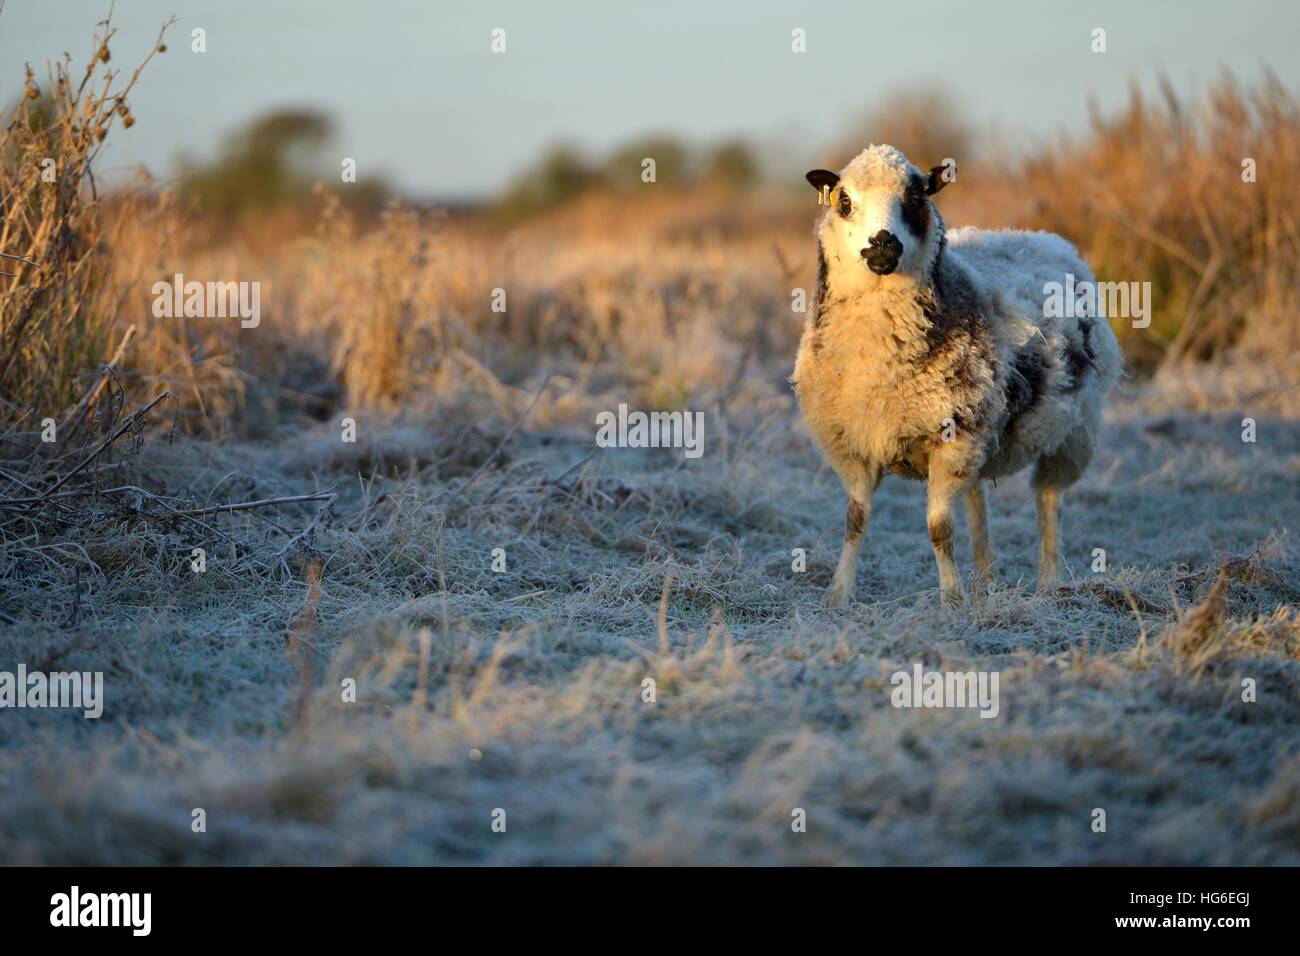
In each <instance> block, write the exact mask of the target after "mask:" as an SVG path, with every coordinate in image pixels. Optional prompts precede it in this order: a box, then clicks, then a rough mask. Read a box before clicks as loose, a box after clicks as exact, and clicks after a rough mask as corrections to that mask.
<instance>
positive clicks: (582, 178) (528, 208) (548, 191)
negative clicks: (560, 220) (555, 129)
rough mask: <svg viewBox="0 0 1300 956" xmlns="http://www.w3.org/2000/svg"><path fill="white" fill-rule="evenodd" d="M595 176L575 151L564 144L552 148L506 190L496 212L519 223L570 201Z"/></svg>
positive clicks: (590, 182)
mask: <svg viewBox="0 0 1300 956" xmlns="http://www.w3.org/2000/svg"><path fill="white" fill-rule="evenodd" d="M596 180H597V176H596V174H595V172H594V171H593V170H592V169H591V168H590V167H589V166H588V165H587V164H586V163H585V162H584V161H583V159H582V157H581V156H580V155H579V154H578V151H577V150H576V149H575V148H574V147H572V146H570V145H568V144H565V143H560V144H557V145H555V146H552V147H551V148H550V149H549V150H548V151H547V152H546V154H545V155H544V156H543V157H542V159H541V162H539V163H538V164H537V165H536V166H535V167H533V168H532V169H528V170H525V171H524V172H523V173H522V174H521V175H520V176H518V177H517V178H516V179H515V180H514V182H512V183H511V184H510V186H508V187H507V188H506V191H505V193H504V195H502V197H501V198H500V199H499V200H498V201H497V204H496V207H497V208H496V211H497V213H498V214H499V215H501V216H502V217H504V218H507V219H519V218H522V217H525V216H530V215H533V214H535V213H538V212H541V211H542V210H544V209H549V208H550V207H552V206H555V205H558V204H559V203H562V202H564V201H565V200H567V199H571V198H573V197H574V196H576V195H577V194H578V193H580V192H582V191H583V190H584V189H586V188H588V187H589V186H591V185H592V184H593V183H594V182H596Z"/></svg>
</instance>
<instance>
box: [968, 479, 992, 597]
mask: <svg viewBox="0 0 1300 956" xmlns="http://www.w3.org/2000/svg"><path fill="white" fill-rule="evenodd" d="M964 500H965V503H966V525H967V527H968V528H969V529H970V543H971V549H972V550H973V551H974V552H975V587H976V588H979V589H980V590H983V589H984V588H987V587H988V586H989V585H990V584H992V583H993V550H992V548H990V547H989V513H988V506H987V505H986V503H985V500H984V486H983V485H982V484H980V483H979V482H976V483H975V484H974V485H972V486H971V487H970V488H968V489H967V490H966V494H965V498H964Z"/></svg>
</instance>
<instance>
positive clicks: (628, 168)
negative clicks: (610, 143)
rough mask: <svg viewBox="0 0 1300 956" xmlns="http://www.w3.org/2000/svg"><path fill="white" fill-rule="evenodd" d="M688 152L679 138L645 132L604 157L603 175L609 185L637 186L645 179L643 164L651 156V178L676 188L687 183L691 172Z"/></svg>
mask: <svg viewBox="0 0 1300 956" xmlns="http://www.w3.org/2000/svg"><path fill="white" fill-rule="evenodd" d="M687 156H688V153H687V149H686V147H685V145H683V144H682V141H681V140H679V139H676V138H675V137H672V136H666V135H655V136H647V137H644V138H642V139H638V140H633V141H632V142H630V143H628V144H627V145H626V146H623V147H621V148H619V149H617V150H615V151H614V152H613V153H612V154H611V155H610V157H609V159H607V160H606V161H605V165H604V168H603V178H604V181H605V184H606V185H608V186H609V187H610V188H612V189H637V188H640V187H641V186H642V185H644V183H645V180H643V179H642V178H641V174H642V170H643V169H644V168H645V167H644V165H643V164H644V163H645V160H647V159H653V160H654V161H655V164H654V170H655V179H654V181H655V182H656V183H664V184H665V185H668V186H671V187H674V188H678V187H681V186H684V185H686V183H687V180H688V177H689V176H690V169H689V168H688V165H687Z"/></svg>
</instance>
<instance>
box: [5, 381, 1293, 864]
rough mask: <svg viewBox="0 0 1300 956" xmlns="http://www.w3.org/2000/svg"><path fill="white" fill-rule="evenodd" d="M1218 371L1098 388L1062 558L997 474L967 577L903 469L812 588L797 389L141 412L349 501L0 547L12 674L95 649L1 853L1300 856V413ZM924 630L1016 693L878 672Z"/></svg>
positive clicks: (207, 459) (25, 731)
mask: <svg viewBox="0 0 1300 956" xmlns="http://www.w3.org/2000/svg"><path fill="white" fill-rule="evenodd" d="M779 378H780V370H774V374H773V376H772V377H771V378H770V379H769V381H771V380H775V381H779ZM1233 394H1236V393H1235V392H1234V393H1233ZM1235 401H1236V399H1228V398H1224V397H1223V396H1215V395H1207V393H1206V386H1204V384H1203V383H1201V382H1200V381H1199V380H1197V381H1193V382H1188V381H1173V382H1166V383H1164V384H1163V385H1161V386H1157V387H1151V388H1146V389H1143V390H1140V391H1139V390H1136V389H1133V388H1131V387H1130V388H1127V389H1126V390H1125V391H1124V392H1123V393H1122V394H1119V395H1117V396H1116V398H1115V400H1114V402H1113V403H1112V410H1111V412H1110V414H1109V419H1108V427H1107V429H1106V433H1105V442H1104V445H1103V447H1102V449H1101V450H1100V452H1099V454H1098V457H1097V459H1096V461H1095V462H1094V465H1093V467H1092V469H1091V470H1090V472H1089V474H1088V475H1087V477H1086V478H1085V479H1084V481H1083V482H1082V483H1081V484H1080V485H1079V486H1077V488H1076V489H1075V490H1074V491H1073V492H1072V493H1071V494H1070V495H1068V497H1067V500H1066V506H1065V512H1064V551H1065V557H1066V565H1067V567H1068V571H1067V581H1066V582H1065V583H1064V584H1063V586H1062V587H1061V588H1060V589H1059V590H1057V591H1056V592H1055V593H1052V594H1049V595H1042V596H1040V595H1036V594H1034V593H1033V584H1032V582H1033V556H1034V553H1035V546H1036V545H1035V535H1034V521H1033V505H1032V499H1031V496H1030V495H1029V493H1028V490H1027V487H1026V483H1025V479H1024V477H1023V476H1021V477H1018V478H1016V479H1014V480H1009V481H1003V482H1000V483H999V486H998V487H997V488H996V489H994V490H992V491H991V494H990V509H991V524H992V533H993V538H994V544H995V547H996V549H997V552H998V555H999V561H1000V575H999V580H998V583H997V585H996V587H995V588H994V589H993V591H992V593H991V594H987V595H983V596H980V597H979V598H978V599H977V600H974V601H971V602H969V603H968V604H967V606H965V607H962V608H960V609H956V610H948V609H943V608H941V607H940V606H939V603H938V600H937V594H936V591H935V585H936V574H935V570H934V564H933V558H932V555H931V549H930V544H929V541H928V538H927V536H926V533H925V530H924V499H923V488H922V486H920V485H918V484H910V483H903V482H901V481H899V480H898V479H892V478H891V479H888V480H887V481H886V483H885V485H884V486H883V488H882V490H881V492H880V494H879V497H878V499H877V505H876V508H875V511H874V514H873V520H872V526H871V529H870V532H869V535H868V539H867V544H866V547H865V549H864V560H863V562H862V569H861V571H860V573H859V579H858V590H857V598H858V601H857V603H855V604H854V605H853V606H852V607H850V608H849V609H847V610H843V611H830V610H826V609H823V608H822V607H821V606H820V605H819V597H820V593H821V590H822V589H823V588H824V587H825V585H826V584H827V583H828V581H829V578H830V572H831V568H832V564H833V561H834V557H835V554H836V553H837V550H838V545H839V540H840V537H841V535H842V529H843V525H842V522H843V510H844V509H843V504H844V501H843V497H842V492H841V490H840V488H839V486H838V482H837V481H836V479H835V478H834V476H833V474H831V473H830V472H829V471H828V470H827V469H826V468H825V467H824V466H823V465H822V464H821V462H820V459H819V457H818V455H817V454H816V452H815V451H814V449H813V448H812V446H811V444H810V442H809V440H808V439H807V438H806V437H805V435H804V433H803V431H802V429H801V427H800V426H799V424H798V422H797V418H796V416H795V415H794V412H793V410H792V409H791V407H790V405H789V402H788V397H787V395H786V394H785V393H783V392H782V390H781V389H780V388H779V387H776V386H772V387H771V388H770V391H769V393H768V397H767V399H765V400H764V401H761V402H751V403H746V404H745V406H744V408H743V409H739V408H736V407H733V409H732V411H731V412H730V413H729V414H727V415H725V416H724V415H722V414H720V413H719V412H717V411H716V410H715V411H712V412H709V413H707V415H708V417H707V418H706V437H705V441H706V452H705V454H704V456H703V457H702V458H700V459H697V460H693V461H687V460H684V459H683V458H682V455H681V453H680V452H676V451H669V450H656V451H636V450H619V449H595V448H594V447H593V444H592V437H593V429H592V427H591V426H590V425H589V424H587V422H589V421H590V418H589V412H590V409H584V410H581V411H577V412H574V414H573V415H572V416H571V417H570V420H569V421H568V422H565V421H563V420H562V417H557V416H555V415H552V416H550V418H548V419H547V421H546V425H545V427H541V426H538V425H536V424H535V423H534V422H533V420H532V419H529V420H526V421H523V422H522V423H521V424H520V427H518V428H517V429H515V430H514V431H513V432H512V431H511V430H510V427H511V425H512V422H511V421H510V420H505V421H503V422H501V423H495V422H493V423H484V422H476V423H474V424H470V422H469V420H468V418H467V417H458V416H455V415H451V414H443V415H441V416H427V417H423V418H421V417H419V416H411V415H408V416H407V417H406V418H405V419H404V420H403V421H401V422H398V423H384V422H380V421H378V420H370V419H366V418H362V419H360V421H359V427H360V439H359V441H358V443H357V444H356V445H343V444H341V443H340V441H339V439H338V431H337V428H336V427H335V426H334V425H333V424H328V425H319V426H315V427H313V428H310V429H307V430H303V429H301V428H288V427H286V428H285V429H284V431H283V433H282V434H280V435H278V436H275V437H274V438H273V440H270V441H259V442H258V443H256V444H254V443H242V444H241V443H239V442H235V441H231V442H227V443H222V444H209V443H203V442H196V441H190V440H183V439H178V440H177V442H176V443H175V444H174V445H171V446H168V445H167V444H166V442H165V441H164V440H163V439H162V437H161V436H160V435H150V436H149V437H148V439H147V440H146V443H145V447H144V450H143V451H142V452H141V453H140V455H139V456H138V457H137V458H136V459H135V460H134V461H133V462H131V464H130V465H129V466H126V467H127V469H128V470H131V469H134V470H135V473H136V474H138V475H140V476H142V477H141V478H140V480H141V481H143V480H144V478H145V477H147V478H148V479H149V480H150V481H151V482H152V484H151V486H150V487H151V488H154V489H155V490H156V489H157V488H159V487H160V483H161V485H165V487H166V488H167V493H168V494H171V495H174V496H176V498H177V500H184V501H186V502H188V503H189V504H190V505H193V504H196V503H197V504H198V505H200V506H201V505H202V504H204V503H213V502H222V501H232V500H253V499H258V498H263V497H267V496H274V495H288V494H302V493H304V492H309V491H315V490H318V489H320V488H327V487H335V488H336V490H337V492H338V495H339V497H338V499H337V500H336V501H335V503H334V505H333V506H332V508H331V509H330V510H329V511H328V512H326V513H325V514H324V515H323V516H322V517H321V519H320V522H319V523H318V525H317V527H316V530H315V533H314V535H313V536H312V537H311V538H310V539H309V540H307V541H306V542H305V543H308V544H310V545H311V547H310V548H309V549H305V550H304V549H303V548H301V547H298V546H297V545H295V546H293V547H289V548H286V543H287V541H288V539H289V538H290V537H292V535H293V534H294V533H295V532H296V531H298V530H301V529H302V528H303V527H304V526H305V525H306V524H307V522H308V520H309V519H310V517H311V515H312V514H313V512H314V509H315V508H316V507H317V505H316V504H315V503H309V504H305V505H284V506H279V507H276V508H267V509H255V510H252V511H248V512H242V513H238V514H235V515H209V516H206V517H204V518H203V523H204V524H205V525H206V526H208V531H205V530H202V529H200V528H195V527H194V526H193V522H180V523H176V524H175V525H174V526H172V527H167V526H166V525H165V524H162V523H160V522H158V521H150V522H143V523H142V522H140V521H138V520H135V519H134V518H133V517H132V516H131V515H130V514H127V513H123V512H122V511H121V509H118V510H116V511H115V510H113V509H108V508H105V509H104V510H103V511H102V514H101V517H100V518H99V519H97V524H96V526H95V527H94V528H93V529H92V530H91V532H90V533H89V534H83V535H81V536H80V537H78V538H77V540H78V542H80V544H79V545H78V546H79V547H84V548H85V566H86V568H87V570H85V571H83V573H82V574H81V575H80V577H79V579H77V580H73V579H72V578H71V577H69V578H67V581H66V583H65V584H63V585H59V586H43V587H37V586H35V585H34V584H33V583H32V582H33V581H36V580H38V579H39V580H44V579H47V578H48V574H46V575H42V574H41V573H40V565H41V564H42V562H44V561H47V560H50V559H54V558H58V557H61V556H63V557H66V555H62V554H61V553H60V550H59V548H60V545H59V541H58V537H57V535H56V536H54V537H53V538H48V537H47V538H46V539H45V540H44V541H43V542H42V544H41V548H45V549H46V550H41V549H40V548H37V546H36V545H35V544H34V543H33V542H27V543H26V544H24V545H22V546H21V547H20V548H16V549H15V550H13V551H12V552H11V553H10V554H9V555H7V556H6V557H5V558H4V559H3V561H4V568H3V570H4V576H3V578H0V610H4V611H5V612H6V613H7V614H8V615H9V616H11V617H14V618H16V619H17V621H18V623H17V624H13V625H9V626H0V670H10V671H12V670H14V669H15V667H16V665H17V664H18V663H20V662H21V663H25V664H26V665H27V666H28V667H29V668H33V669H41V670H74V669H75V670H82V671H103V672H104V675H105V710H104V714H103V717H102V718H101V719H99V720H86V719H82V718H81V717H80V716H79V715H77V714H75V713H73V712H69V711H58V710H44V711H34V710H21V711H19V710H3V711H0V861H4V862H7V863H90V864H110V863H127V864H133V863H195V864H198V863H203V864H207V863H241V864H252V863H371V864H374V863H385V864H386V863H397V864H408V863H410V864H425V863H434V864H436V863H491V864H509V863H525V864H534V863H581V864H586V863H597V864H607V863H614V864H624V863H627V864H655V863H684V864H695V863H699V864H706V863H711V864H738V863H763V864H781V863H799V864H904V863H920V864H929V863H943V864H965V863H995V864H996V863H1020V864H1095V863H1122V864H1164V863H1192V864H1200V863H1205V864H1259V863H1264V864H1280V863H1290V864H1296V863H1300V756H1298V754H1300V548H1298V547H1297V541H1296V530H1297V528H1298V527H1300V494H1298V489H1300V418H1298V417H1297V416H1296V414H1295V412H1294V410H1293V403H1288V402H1287V401H1284V400H1281V399H1279V398H1278V397H1277V396H1276V395H1274V396H1272V397H1270V398H1268V399H1267V400H1265V399H1262V398H1261V399H1259V400H1258V401H1257V402H1255V404H1253V405H1252V404H1250V403H1247V404H1246V405H1244V406H1239V405H1238V404H1234V402H1235ZM593 407H614V405H613V404H607V405H605V406H599V403H597V405H596V406H593ZM1247 415H1249V416H1251V417H1254V418H1255V419H1256V422H1257V425H1256V428H1257V435H1256V437H1257V440H1256V441H1255V442H1254V443H1247V442H1243V441H1242V423H1241V419H1242V418H1243V417H1244V416H1247ZM959 527H960V522H959ZM209 532H211V533H209ZM70 538H71V536H70ZM199 543H201V544H203V545H204V546H205V547H206V548H207V550H208V556H207V561H208V564H207V570H206V571H205V572H204V573H202V574H196V573H193V572H192V571H191V570H190V567H189V562H190V549H191V548H192V547H194V546H196V544H199ZM302 543H304V542H299V544H302ZM498 548H499V549H502V551H501V552H498V553H497V555H496V557H497V558H498V562H499V560H500V559H502V558H503V559H504V562H505V570H504V571H503V572H500V573H498V572H496V571H494V570H493V560H494V549H498ZM795 548H804V549H806V553H807V570H806V572H805V573H797V572H795V571H793V570H792V556H791V553H792V549H795ZM1098 548H1100V549H1104V551H1105V557H1106V565H1107V566H1106V570H1105V572H1104V573H1096V572H1094V570H1093V563H1094V549H1098ZM50 549H52V550H50ZM958 555H959V560H961V561H962V562H963V565H964V568H965V570H966V571H967V572H969V557H968V551H967V549H966V542H965V538H964V528H963V529H961V530H960V531H959V541H958ZM92 565H93V567H92ZM1221 567H1222V572H1220V568H1221ZM316 569H319V571H320V575H319V580H320V583H319V589H318V591H317V589H316V588H315V587H314V586H313V585H312V584H311V581H312V580H313V579H314V577H315V570H316ZM1220 575H1221V576H1220ZM1216 581H1217V582H1218V586H1217V588H1216V586H1215V585H1216ZM74 593H76V594H79V595H80V596H79V598H75V599H74V597H73V595H74ZM917 662H920V663H921V664H922V665H923V666H924V667H925V668H928V669H938V670H944V671H950V670H952V671H955V670H960V671H970V670H974V671H989V672H992V671H996V672H998V674H999V689H1000V702H999V703H1000V709H999V713H998V716H997V717H996V718H994V719H982V718H980V717H979V715H978V713H977V711H975V710H972V709H932V710H917V709H896V708H895V707H894V706H892V705H891V702H890V694H891V691H892V689H893V688H892V687H891V684H890V677H891V675H892V674H893V673H894V672H896V671H899V670H906V671H909V672H910V671H911V670H912V668H913V666H914V665H915V664H916V663H917ZM647 678H650V679H652V680H653V681H654V692H655V697H656V700H655V701H654V702H653V703H649V702H646V701H645V700H643V696H644V694H645V690H644V688H645V687H646V686H647V685H645V684H644V683H643V682H644V681H645V680H646V679H647ZM347 679H351V680H354V681H355V686H356V693H355V697H356V699H355V702H350V701H345V700H344V699H343V698H344V696H345V694H344V689H343V688H344V682H345V680H347ZM1245 679H1249V680H1251V681H1253V682H1254V688H1255V698H1256V699H1255V700H1254V701H1253V702H1247V701H1243V699H1242V698H1243V680H1245ZM304 687H306V688H308V689H307V691H306V692H304V690H303V688H304ZM1247 696H1249V695H1247ZM196 808H202V809H203V810H204V811H205V815H206V831H205V832H198V833H196V832H193V828H192V825H191V824H192V819H193V812H194V810H195V809H196ZM797 808H799V809H802V810H803V811H804V814H803V815H804V816H805V817H806V830H805V832H794V828H793V827H792V822H794V821H795V819H796V818H797V817H798V816H799V815H798V814H796V813H795V811H796V809H797ZM1097 808H1100V809H1103V810H1104V811H1105V821H1106V827H1105V832H1095V831H1094V820H1095V819H1096V818H1097V817H1096V814H1095V813H1094V811H1095V810H1096V809H1097ZM497 810H503V811H504V819H505V832H494V829H493V821H494V819H497V820H500V819H501V816H502V815H501V814H500V813H494V812H495V811H497ZM498 829H499V827H498Z"/></svg>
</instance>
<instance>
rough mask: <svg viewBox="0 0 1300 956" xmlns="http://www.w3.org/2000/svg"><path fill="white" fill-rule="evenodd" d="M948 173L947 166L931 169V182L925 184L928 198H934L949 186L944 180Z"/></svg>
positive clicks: (932, 167)
mask: <svg viewBox="0 0 1300 956" xmlns="http://www.w3.org/2000/svg"><path fill="white" fill-rule="evenodd" d="M947 171H948V167H947V166H931V167H930V180H929V182H927V183H926V184H925V194H926V195H927V196H933V195H934V194H935V193H937V192H938V191H939V190H940V189H942V188H943V187H944V186H947V185H948V180H946V179H944V178H943V174H944V173H946V172H947Z"/></svg>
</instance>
